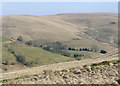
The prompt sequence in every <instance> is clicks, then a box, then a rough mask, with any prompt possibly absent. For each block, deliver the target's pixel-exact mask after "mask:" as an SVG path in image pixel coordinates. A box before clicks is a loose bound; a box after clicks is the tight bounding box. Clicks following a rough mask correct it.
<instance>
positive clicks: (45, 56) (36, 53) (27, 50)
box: [11, 45, 74, 66]
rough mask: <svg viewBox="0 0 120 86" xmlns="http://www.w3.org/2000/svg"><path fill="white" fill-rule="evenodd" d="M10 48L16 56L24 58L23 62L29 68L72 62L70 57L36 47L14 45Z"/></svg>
mask: <svg viewBox="0 0 120 86" xmlns="http://www.w3.org/2000/svg"><path fill="white" fill-rule="evenodd" d="M11 48H12V49H13V50H14V52H15V55H16V56H17V55H21V56H24V57H25V62H26V63H28V64H29V65H31V66H38V65H46V64H52V63H58V62H66V61H72V60H74V59H73V58H71V57H65V56H62V55H59V54H55V53H51V52H48V51H45V50H43V49H41V48H37V47H30V46H25V45H21V46H20V45H14V46H12V47H11Z"/></svg>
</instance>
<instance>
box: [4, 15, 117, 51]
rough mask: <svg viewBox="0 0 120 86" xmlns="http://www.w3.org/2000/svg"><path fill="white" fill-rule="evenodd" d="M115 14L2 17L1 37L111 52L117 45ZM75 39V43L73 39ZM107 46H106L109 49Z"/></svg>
mask: <svg viewBox="0 0 120 86" xmlns="http://www.w3.org/2000/svg"><path fill="white" fill-rule="evenodd" d="M117 18H118V17H117V14H115V13H68V14H57V15H46V16H32V15H7V16H3V29H2V32H3V36H5V37H9V38H11V37H12V38H15V39H16V38H17V37H18V36H19V35H21V36H22V37H23V38H24V40H49V41H63V43H65V44H67V45H68V46H70V47H78V48H79V47H89V48H90V47H91V46H92V45H95V44H98V46H99V47H100V48H102V49H103V48H106V49H110V48H111V46H113V45H115V46H116V44H117V43H118V40H117V39H118V27H117V26H118V22H117ZM74 39H78V40H74ZM108 46H109V47H108Z"/></svg>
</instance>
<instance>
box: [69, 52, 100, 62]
mask: <svg viewBox="0 0 120 86" xmlns="http://www.w3.org/2000/svg"><path fill="white" fill-rule="evenodd" d="M67 52H68V53H70V54H71V56H73V57H74V55H80V56H78V58H80V59H81V60H82V59H87V58H93V57H96V56H99V55H101V54H100V53H99V52H88V51H70V50H68V51H67ZM75 58H77V57H75Z"/></svg>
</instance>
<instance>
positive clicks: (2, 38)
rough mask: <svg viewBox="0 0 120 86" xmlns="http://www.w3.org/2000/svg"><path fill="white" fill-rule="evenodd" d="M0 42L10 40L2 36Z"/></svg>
mask: <svg viewBox="0 0 120 86" xmlns="http://www.w3.org/2000/svg"><path fill="white" fill-rule="evenodd" d="M0 41H2V42H6V41H11V39H9V38H7V37H3V36H2V37H0Z"/></svg>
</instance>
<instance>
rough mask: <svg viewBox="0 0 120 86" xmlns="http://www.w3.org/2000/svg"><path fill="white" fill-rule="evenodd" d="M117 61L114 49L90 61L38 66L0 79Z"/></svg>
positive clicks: (9, 73) (3, 75)
mask: <svg viewBox="0 0 120 86" xmlns="http://www.w3.org/2000/svg"><path fill="white" fill-rule="evenodd" d="M117 59H118V50H117V49H116V50H114V51H112V52H109V53H107V54H105V55H100V56H97V57H94V58H91V59H86V60H81V61H71V62H62V63H56V64H50V65H44V66H39V67H32V68H26V69H23V70H18V71H15V72H8V73H3V74H2V78H3V79H13V78H16V77H21V76H25V75H35V74H40V73H42V72H43V71H44V70H52V71H56V70H63V69H69V68H73V67H77V66H79V67H82V66H84V65H90V64H92V63H98V62H102V61H110V60H117Z"/></svg>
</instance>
